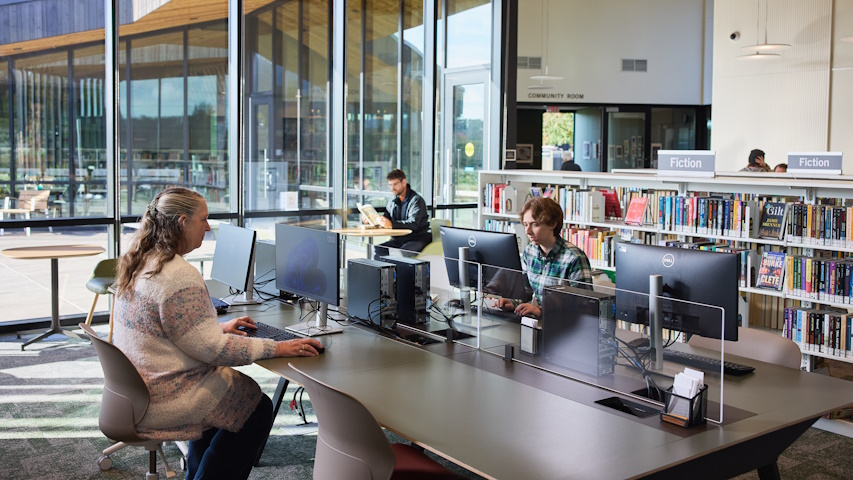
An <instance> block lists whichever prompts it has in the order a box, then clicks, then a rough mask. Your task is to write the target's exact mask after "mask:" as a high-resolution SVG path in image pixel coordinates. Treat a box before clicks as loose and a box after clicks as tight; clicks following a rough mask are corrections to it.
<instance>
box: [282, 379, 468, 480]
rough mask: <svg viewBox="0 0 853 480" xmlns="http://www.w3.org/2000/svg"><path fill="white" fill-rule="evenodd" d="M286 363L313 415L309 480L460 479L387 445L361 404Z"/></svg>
mask: <svg viewBox="0 0 853 480" xmlns="http://www.w3.org/2000/svg"><path fill="white" fill-rule="evenodd" d="M289 365H290V368H291V369H293V372H294V374H293V379H294V380H295V381H296V382H298V383H300V384H301V385H302V386H303V387H305V391H307V392H308V396H309V397H310V398H311V405H312V406H313V407H314V412H315V413H316V414H317V421H318V424H319V431H318V433H317V450H316V453H315V455H314V479H315V480H327V479H328V480H339V479H341V478H346V479H348V480H362V479H363V480H383V479H385V480H387V479H391V478H392V479H395V480H397V479H418V480H427V479H459V478H461V477H459V476H458V475H456V474H454V473H453V472H451V471H450V470H447V469H446V468H444V467H443V466H441V465H439V464H438V463H436V462H434V461H433V460H432V459H430V458H429V457H427V456H426V455H424V454H423V452H421V451H420V450H418V449H416V448H415V447H411V446H409V445H403V444H398V443H395V444H391V443H389V442H388V438H387V437H386V436H385V433H384V432H383V431H382V427H380V426H379V423H377V422H376V419H375V418H373V415H371V414H370V412H369V411H368V410H367V408H366V407H365V406H364V405H362V404H361V402H359V401H358V400H356V399H355V398H353V397H351V396H349V395H347V394H346V393H344V392H341V391H340V390H337V389H335V388H333V387H330V386H329V385H326V384H325V383H323V382H320V381H319V380H316V379H314V378H312V377H310V376H309V375H308V374H306V373H305V372H302V371H301V370H299V369H297V368H296V367H294V366H293V364H289Z"/></svg>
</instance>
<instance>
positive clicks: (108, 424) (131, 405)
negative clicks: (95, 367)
mask: <svg viewBox="0 0 853 480" xmlns="http://www.w3.org/2000/svg"><path fill="white" fill-rule="evenodd" d="M79 326H80V328H82V329H83V331H84V332H86V334H87V335H89V338H90V339H91V340H92V345H93V346H94V347H95V353H97V354H98V360H99V361H100V362H101V368H103V370H104V396H103V398H102V399H101V413H100V417H99V418H98V426H99V427H100V428H101V432H103V434H104V435H106V437H107V438H110V439H112V440H117V441H118V443H116V444H115V445H113V446H111V447H109V448H107V449H106V450H104V454H103V455H102V456H101V458H99V459H98V466H99V467H100V468H101V470H109V469H110V468H111V467H112V464H113V462H112V459H111V458H110V454H111V453H113V452H115V451H117V450H120V449H122V448H124V447H126V446H128V445H130V446H135V447H145V450H147V451H148V452H149V460H148V473H146V474H145V480H153V479H158V478H160V475H159V474H158V473H157V452H160V458H162V459H163V463H164V464H165V465H166V478H172V477H174V476H175V472H174V470H172V469H171V468H170V467H169V463H168V462H167V461H166V456H165V455H164V454H163V449H162V442H158V441H156V440H146V439H144V438H142V437H140V436H139V435H138V434H137V432H136V425H137V424H138V423H139V422H140V421H141V420H142V419H143V418H144V417H145V412H146V411H147V410H148V404H149V403H150V395H149V392H148V387H147V386H146V385H145V381H144V380H142V376H140V375H139V372H138V371H137V370H136V367H134V366H133V363H131V362H130V360H129V359H128V358H127V357H126V356H125V355H124V353H122V351H121V350H119V349H118V347H116V346H115V345H113V344H111V343H107V342H106V341H105V340H104V339H102V338H100V337H99V336H98V334H97V333H95V331H94V330H92V327H90V326H88V325H86V324H85V323H81V324H79Z"/></svg>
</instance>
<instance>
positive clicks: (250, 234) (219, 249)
mask: <svg viewBox="0 0 853 480" xmlns="http://www.w3.org/2000/svg"><path fill="white" fill-rule="evenodd" d="M256 237H257V234H256V233H255V231H254V230H252V229H250V228H243V227H238V226H236V225H231V224H228V223H222V224H220V225H219V232H218V233H217V235H216V249H215V250H214V251H213V267H212V268H211V269H210V278H212V279H214V280H216V281H218V282H222V283H224V284H225V285H228V286H229V287H231V288H235V289H237V290H239V291H240V292H243V295H242V296H239V297H236V298H233V299H229V300H228V301H227V303H229V304H231V305H247V304H256V303H259V302H258V301H256V300H254V298H253V290H254V287H255V273H254V270H255V269H254V266H255V238H256Z"/></svg>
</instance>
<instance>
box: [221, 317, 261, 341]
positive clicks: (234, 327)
mask: <svg viewBox="0 0 853 480" xmlns="http://www.w3.org/2000/svg"><path fill="white" fill-rule="evenodd" d="M219 326H220V327H221V328H222V331H223V332H225V333H233V334H234V335H242V336H244V337H245V336H246V335H247V333H246V332H244V331H242V330H238V328H240V327H248V328H252V329H254V328H258V327H256V326H255V321H254V320H252V319H251V318H249V317H237V318H233V319H231V320H228V321H227V322H222V323H220V324H219Z"/></svg>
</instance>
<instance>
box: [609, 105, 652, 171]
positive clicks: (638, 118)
mask: <svg viewBox="0 0 853 480" xmlns="http://www.w3.org/2000/svg"><path fill="white" fill-rule="evenodd" d="M645 132H646V114H645V113H644V112H609V113H608V114H607V156H606V158H607V171H608V172H609V171H611V170H613V169H614V168H643V167H644V166H645V138H644V136H645Z"/></svg>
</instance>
